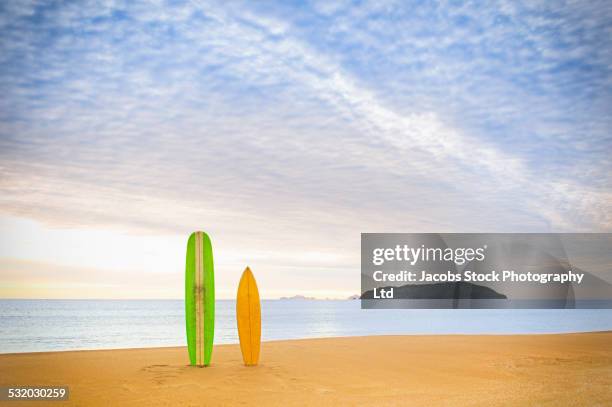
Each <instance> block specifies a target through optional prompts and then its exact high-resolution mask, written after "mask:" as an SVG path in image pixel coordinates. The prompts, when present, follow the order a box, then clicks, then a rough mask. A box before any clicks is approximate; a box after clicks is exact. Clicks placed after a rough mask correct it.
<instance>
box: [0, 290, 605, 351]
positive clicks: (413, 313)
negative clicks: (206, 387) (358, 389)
mask: <svg viewBox="0 0 612 407" xmlns="http://www.w3.org/2000/svg"><path fill="white" fill-rule="evenodd" d="M216 307H217V310H216V319H215V343H217V344H222V343H237V342H238V336H237V330H236V320H235V308H236V303H235V301H231V300H220V301H217V303H216ZM184 318H185V317H184V305H183V301H180V300H0V353H13V352H38V351H58V350H72V349H112V348H137V347H138V348H140V347H157V346H184V345H185V323H184ZM605 330H612V310H606V309H594V310H590V309H544V310H528V309H514V310H508V309H506V310H504V309H488V310H477V309H451V310H444V309H440V310H403V309H401V310H362V309H361V308H360V303H359V301H333V300H330V301H319V300H264V301H262V339H263V340H265V341H270V340H279V339H298V338H321V337H334V336H362V335H418V334H529V333H563V332H589V331H605Z"/></svg>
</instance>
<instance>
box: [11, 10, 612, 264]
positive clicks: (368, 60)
mask: <svg viewBox="0 0 612 407" xmlns="http://www.w3.org/2000/svg"><path fill="white" fill-rule="evenodd" d="M2 7H4V8H3V9H2V10H1V11H0V14H1V18H0V34H2V35H1V36H0V50H1V52H0V91H1V92H2V94H3V95H4V97H3V98H2V101H1V102H0V158H1V165H2V172H1V174H2V178H1V179H0V188H2V197H1V198H0V208H1V209H2V211H3V212H4V213H5V214H6V215H11V216H19V217H24V218H31V219H36V220H40V221H43V222H46V223H48V224H50V225H52V226H54V227H88V228H119V229H122V230H129V231H139V233H164V234H168V233H173V234H184V233H187V232H188V231H190V230H191V229H193V228H195V227H205V228H207V229H209V230H212V232H214V233H215V234H216V236H218V238H219V239H221V241H223V242H228V243H229V242H231V244H232V245H233V247H234V248H235V250H237V251H244V252H250V253H255V252H258V253H264V252H266V251H269V249H270V248H271V247H274V248H275V250H276V251H277V252H278V253H279V257H281V258H282V257H283V255H282V254H281V253H295V252H299V251H300V250H302V251H305V252H307V253H322V252H325V253H328V254H329V255H330V256H332V257H333V256H338V257H337V258H342V259H350V258H352V257H354V258H355V259H357V258H358V256H356V255H354V253H355V251H356V250H358V239H359V232H363V231H551V230H589V231H598V230H610V229H611V228H612V215H611V214H612V210H611V209H612V191H611V187H612V178H611V176H610V174H611V173H612V171H611V170H612V162H611V161H610V158H609V152H610V151H611V150H612V136H611V135H610V134H611V132H610V130H611V128H612V115H610V111H609V106H611V105H612V100H611V99H612V97H611V95H612V79H611V78H612V75H611V70H612V53H611V52H612V47H610V45H609V41H608V38H609V37H610V34H612V33H611V32H610V30H611V29H610V27H611V26H612V25H611V24H610V23H611V22H612V10H611V8H610V7H609V6H608V5H607V4H606V3H605V2H589V3H588V4H580V3H578V4H576V3H567V4H563V5H561V4H554V5H550V4H545V3H544V4H536V3H532V2H530V3H529V4H519V3H517V2H507V3H502V4H501V6H498V5H496V6H484V5H482V4H478V5H475V4H470V3H465V4H458V3H456V2H453V3H452V4H440V5H437V6H432V5H423V4H406V3H404V2H399V3H398V2H375V3H374V2H373V3H368V2H366V3H360V4H351V3H349V2H334V3H332V2H321V3H313V4H312V5H310V6H305V7H299V8H298V7H296V6H292V5H290V4H285V3H277V4H271V3H257V4H252V3H231V4H225V2H219V3H216V2H210V3H209V2H199V1H191V2H171V3H165V2H160V3H159V4H155V3H146V4H144V3H134V2H125V3H122V2H112V3H105V4H97V3H96V4H94V3H79V4H76V3H75V4H67V5H57V4H53V3H41V4H38V3H33V4H31V5H27V4H21V5H20V6H19V7H16V6H15V5H3V6H2ZM296 248H299V250H295V249H296ZM351 254H352V255H353V256H351ZM285 257H288V256H285ZM314 257H316V255H313V257H312V258H314ZM323 258H325V257H323ZM334 258H336V257H334ZM268 261H270V260H268ZM315 263H316V262H313V263H312V269H314V268H320V265H318V264H315ZM332 263H333V262H332ZM263 264H267V263H265V262H264V263H263ZM286 265H287V266H290V265H291V260H287V264H286ZM353 266H358V261H350V260H342V261H338V262H336V263H334V265H333V267H335V268H337V269H338V270H341V269H342V270H345V269H349V268H350V267H353ZM304 267H305V268H304V270H307V269H308V267H307V266H304ZM303 272H304V273H307V271H303ZM339 273H340V274H341V275H343V276H344V275H345V274H343V273H345V272H344V271H339ZM346 273H347V274H346V275H348V272H346Z"/></svg>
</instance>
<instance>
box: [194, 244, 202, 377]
mask: <svg viewBox="0 0 612 407" xmlns="http://www.w3.org/2000/svg"><path fill="white" fill-rule="evenodd" d="M195 249H196V250H195V263H196V264H195V282H196V287H195V288H196V289H195V303H196V306H195V308H196V365H198V366H201V365H202V347H201V343H202V310H201V308H202V298H201V295H202V280H201V272H200V267H201V266H200V261H201V257H202V254H201V253H202V242H201V236H200V232H196V236H195Z"/></svg>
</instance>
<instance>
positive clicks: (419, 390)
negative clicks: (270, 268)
mask: <svg viewBox="0 0 612 407" xmlns="http://www.w3.org/2000/svg"><path fill="white" fill-rule="evenodd" d="M0 378H2V379H1V380H2V383H0V386H7V385H9V386H25V385H29V386H43V385H51V386H60V385H68V386H69V388H70V399H69V400H68V401H67V402H66V403H67V404H68V405H100V406H103V405H115V404H121V405H123V404H135V405H201V404H205V405H208V404H212V405H217V404H221V405H230V406H231V405H240V404H254V405H290V406H292V405H316V404H324V405H326V404H339V405H364V404H367V405H415V406H422V405H453V406H468V405H470V406H472V405H482V406H485V405H516V406H519V405H534V404H536V405H550V406H559V405H592V404H598V403H599V404H601V405H606V404H610V403H611V402H612V392H610V390H609V383H610V382H612V332H610V331H600V332H595V333H573V334H538V335H460V334H459V335H400V336H398V335H381V336H360V337H340V338H316V339H315V338H312V339H296V340H281V341H268V342H263V343H262V354H261V363H260V365H259V366H255V367H245V366H243V365H242V358H241V354H240V349H239V345H234V344H226V345H217V346H215V350H214V351H213V358H212V363H211V366H209V367H207V368H195V367H191V366H188V358H187V351H186V348H185V347H157V348H131V349H107V350H72V351H59V352H30V353H12V354H1V355H0ZM37 403H42V404H41V405H45V404H46V403H45V402H37ZM53 403H55V402H48V404H49V405H55V404H53ZM16 405H19V402H17V404H16Z"/></svg>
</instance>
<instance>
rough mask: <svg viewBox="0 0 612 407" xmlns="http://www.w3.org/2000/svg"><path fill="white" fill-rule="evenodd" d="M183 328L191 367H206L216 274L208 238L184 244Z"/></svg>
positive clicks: (202, 235)
mask: <svg viewBox="0 0 612 407" xmlns="http://www.w3.org/2000/svg"><path fill="white" fill-rule="evenodd" d="M185 325H186V328H187V349H188V350H189V362H190V363H191V365H192V366H208V365H209V364H210V357H211V355H212V348H213V338H214V335H215V271H214V266H213V255H212V246H211V244H210V238H209V237H208V235H207V234H206V233H204V232H194V233H192V234H191V236H189V241H188V242H187V261H186V264H185Z"/></svg>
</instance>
